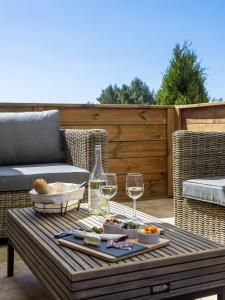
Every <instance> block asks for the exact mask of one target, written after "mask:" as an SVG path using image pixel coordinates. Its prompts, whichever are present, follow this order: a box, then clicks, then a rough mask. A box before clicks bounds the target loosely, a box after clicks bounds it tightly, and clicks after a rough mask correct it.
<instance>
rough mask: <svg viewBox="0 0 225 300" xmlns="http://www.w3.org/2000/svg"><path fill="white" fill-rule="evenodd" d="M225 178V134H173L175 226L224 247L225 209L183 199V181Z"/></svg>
mask: <svg viewBox="0 0 225 300" xmlns="http://www.w3.org/2000/svg"><path fill="white" fill-rule="evenodd" d="M207 176H225V133H223V132H193V131H182V130H179V131H176V132H175V133H174V134H173V186H174V210H175V224H176V225H177V226H179V227H181V228H182V229H186V230H188V231H191V232H194V233H196V234H198V235H201V236H204V237H206V238H208V239H210V240H213V241H216V242H218V243H221V244H225V207H223V206H220V205H215V204H211V203H207V202H203V201H198V200H194V199H185V198H183V197H182V182H183V181H184V180H187V179H193V178H202V177H207Z"/></svg>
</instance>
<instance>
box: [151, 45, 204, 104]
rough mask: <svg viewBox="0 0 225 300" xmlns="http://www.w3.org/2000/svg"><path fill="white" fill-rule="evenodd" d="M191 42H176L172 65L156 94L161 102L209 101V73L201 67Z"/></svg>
mask: <svg viewBox="0 0 225 300" xmlns="http://www.w3.org/2000/svg"><path fill="white" fill-rule="evenodd" d="M190 46H191V44H188V43H187V42H184V44H183V45H182V46H181V45H180V44H176V46H175V48H174V49H173V56H172V59H171V61H170V65H169V67H168V69H167V70H166V73H165V74H164V76H163V80H162V85H161V87H160V89H159V91H158V93H157V95H156V100H157V102H158V103H160V104H193V103H202V102H208V101H209V96H208V93H207V90H206V88H205V81H206V78H207V74H206V72H205V68H203V67H201V62H199V61H198V57H197V55H196V53H195V52H194V51H193V50H191V49H190Z"/></svg>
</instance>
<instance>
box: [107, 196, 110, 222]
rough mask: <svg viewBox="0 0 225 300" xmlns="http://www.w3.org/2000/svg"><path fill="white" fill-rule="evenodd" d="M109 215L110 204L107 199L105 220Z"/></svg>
mask: <svg viewBox="0 0 225 300" xmlns="http://www.w3.org/2000/svg"><path fill="white" fill-rule="evenodd" d="M109 214H110V202H109V199H107V218H109Z"/></svg>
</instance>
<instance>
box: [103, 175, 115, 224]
mask: <svg viewBox="0 0 225 300" xmlns="http://www.w3.org/2000/svg"><path fill="white" fill-rule="evenodd" d="M104 177H105V184H104V185H102V186H101V187H100V189H101V193H102V194H103V195H104V197H105V198H106V200H107V213H106V217H107V218H109V216H110V200H111V199H112V198H113V197H114V196H115V195H116V193H117V189H118V187H117V178H116V174H115V173H104Z"/></svg>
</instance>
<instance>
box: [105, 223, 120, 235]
mask: <svg viewBox="0 0 225 300" xmlns="http://www.w3.org/2000/svg"><path fill="white" fill-rule="evenodd" d="M122 225H123V224H107V223H103V230H104V233H118V234H120V233H121V226H122Z"/></svg>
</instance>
